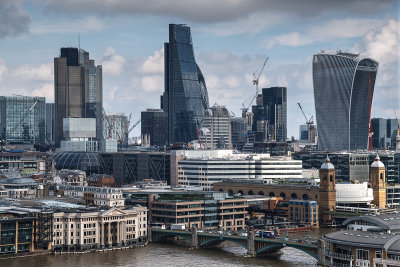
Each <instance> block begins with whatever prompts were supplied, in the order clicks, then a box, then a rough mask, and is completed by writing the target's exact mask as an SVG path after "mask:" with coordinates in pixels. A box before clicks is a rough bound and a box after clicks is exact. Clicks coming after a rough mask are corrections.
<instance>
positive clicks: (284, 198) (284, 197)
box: [279, 192, 286, 200]
mask: <svg viewBox="0 0 400 267" xmlns="http://www.w3.org/2000/svg"><path fill="white" fill-rule="evenodd" d="M279 196H280V197H282V198H283V200H286V194H285V193H284V192H282V193H281V194H280V195H279Z"/></svg>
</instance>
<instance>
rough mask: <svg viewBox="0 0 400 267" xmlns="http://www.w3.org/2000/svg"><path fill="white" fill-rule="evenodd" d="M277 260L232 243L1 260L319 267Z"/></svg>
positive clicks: (285, 254)
mask: <svg viewBox="0 0 400 267" xmlns="http://www.w3.org/2000/svg"><path fill="white" fill-rule="evenodd" d="M281 251H282V253H281V254H280V255H276V256H269V257H259V258H249V257H245V256H246V251H245V250H244V249H243V248H242V247H240V246H238V245H236V244H234V243H231V242H225V243H223V247H222V248H214V249H190V248H189V247H185V246H181V245H177V244H163V243H149V244H148V245H147V246H145V247H139V248H134V249H126V250H117V251H109V252H99V253H86V254H64V255H44V256H32V257H25V258H14V259H2V260H1V259H0V266H1V267H29V266H35V267H39V266H46V267H61V266H69V267H75V266H100V267H111V266H119V267H129V266H140V267H147V266H148V267H154V266H186V267H187V266H196V267H200V266H204V267H210V266H219V267H222V266H264V267H265V266H267V267H294V266H296V267H300V266H301V267H303V266H304V267H305V266H315V265H316V260H315V259H314V258H312V257H311V256H309V255H307V254H306V253H304V252H301V251H299V250H296V249H293V248H284V249H282V250H281Z"/></svg>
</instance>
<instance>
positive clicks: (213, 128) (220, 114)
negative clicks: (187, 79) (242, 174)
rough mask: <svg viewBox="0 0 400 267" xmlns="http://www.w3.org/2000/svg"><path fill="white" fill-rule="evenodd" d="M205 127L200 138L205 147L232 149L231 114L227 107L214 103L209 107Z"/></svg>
mask: <svg viewBox="0 0 400 267" xmlns="http://www.w3.org/2000/svg"><path fill="white" fill-rule="evenodd" d="M203 127H204V128H202V129H203V134H202V136H201V137H200V139H201V142H202V143H203V146H204V147H205V148H207V149H224V148H225V149H232V130H231V114H230V112H229V110H228V109H227V108H226V107H224V106H219V105H217V104H214V105H213V106H212V107H210V108H209V109H207V110H206V112H205V115H204V123H203ZM205 129H207V130H205Z"/></svg>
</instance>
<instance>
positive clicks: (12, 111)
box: [0, 96, 46, 144]
mask: <svg viewBox="0 0 400 267" xmlns="http://www.w3.org/2000/svg"><path fill="white" fill-rule="evenodd" d="M45 116H46V106H45V98H44V97H30V96H0V138H3V139H4V140H5V141H6V144H44V143H45V137H46V118H45Z"/></svg>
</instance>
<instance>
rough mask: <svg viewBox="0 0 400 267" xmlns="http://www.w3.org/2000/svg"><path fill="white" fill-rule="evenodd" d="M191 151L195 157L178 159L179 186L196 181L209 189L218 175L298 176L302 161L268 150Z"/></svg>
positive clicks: (296, 177) (218, 179)
mask: <svg viewBox="0 0 400 267" xmlns="http://www.w3.org/2000/svg"><path fill="white" fill-rule="evenodd" d="M219 151H221V150H219ZM193 154H195V157H190V156H189V157H186V158H185V159H182V160H179V162H178V185H179V186H187V185H198V186H203V187H204V190H205V191H211V190H212V184H213V183H215V182H219V181H222V179H259V180H265V181H272V180H273V179H291V180H293V179H301V178H302V161H300V160H293V159H291V158H288V157H270V155H269V154H256V155H248V154H231V153H229V151H227V152H226V153H225V154H224V153H223V152H222V153H218V150H217V151H209V152H207V151H205V152H204V154H206V155H204V154H203V155H201V154H199V153H193ZM196 154H197V155H196ZM207 154H208V155H210V156H207ZM211 155H217V157H213V156H211ZM199 156H204V157H199Z"/></svg>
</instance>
